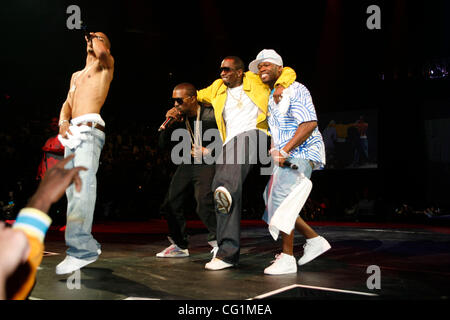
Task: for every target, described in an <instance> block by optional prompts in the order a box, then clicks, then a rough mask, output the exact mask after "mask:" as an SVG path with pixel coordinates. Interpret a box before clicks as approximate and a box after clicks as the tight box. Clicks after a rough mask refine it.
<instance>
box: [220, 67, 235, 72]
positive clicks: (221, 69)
mask: <svg viewBox="0 0 450 320" xmlns="http://www.w3.org/2000/svg"><path fill="white" fill-rule="evenodd" d="M219 70H220V72H223V71H225V72H230V71H233V70H234V69H232V68H230V67H221V68H220V69H219Z"/></svg>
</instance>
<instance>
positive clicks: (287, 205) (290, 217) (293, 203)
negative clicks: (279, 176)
mask: <svg viewBox="0 0 450 320" xmlns="http://www.w3.org/2000/svg"><path fill="white" fill-rule="evenodd" d="M311 190H312V182H311V180H309V179H308V178H307V177H305V176H304V175H303V177H302V179H301V182H300V184H299V185H298V186H296V187H295V188H294V190H292V192H291V193H290V194H289V196H287V198H286V199H284V201H283V202H282V203H281V205H280V206H279V207H278V209H277V210H276V211H275V213H274V214H273V216H272V218H271V219H270V223H269V232H270V234H271V235H272V237H273V239H274V240H277V239H278V235H279V233H280V231H282V232H284V233H286V234H290V233H291V232H292V230H293V229H294V227H295V220H297V217H298V214H299V213H300V210H301V209H302V208H303V206H304V204H305V202H306V199H308V196H309V194H310V193H311Z"/></svg>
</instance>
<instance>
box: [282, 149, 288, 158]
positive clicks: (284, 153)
mask: <svg viewBox="0 0 450 320" xmlns="http://www.w3.org/2000/svg"><path fill="white" fill-rule="evenodd" d="M280 153H281V155H282V156H283V157H285V158H289V154H288V153H287V152H286V151H284V150H283V149H280Z"/></svg>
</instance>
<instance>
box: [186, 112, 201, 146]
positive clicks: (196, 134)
mask: <svg viewBox="0 0 450 320" xmlns="http://www.w3.org/2000/svg"><path fill="white" fill-rule="evenodd" d="M185 121H186V127H187V129H188V130H189V133H190V137H191V145H192V147H195V146H199V147H201V146H202V139H201V133H200V107H198V108H197V120H196V121H195V122H194V123H195V128H194V131H192V128H191V124H190V123H189V120H188V117H186V120H185Z"/></svg>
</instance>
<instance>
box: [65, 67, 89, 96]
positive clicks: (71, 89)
mask: <svg viewBox="0 0 450 320" xmlns="http://www.w3.org/2000/svg"><path fill="white" fill-rule="evenodd" d="M93 65H94V63H91V64H90V65H89V67H87V68H85V69H84V70H83V71H81V72H80V73H78V74H77V75H76V76H75V77H74V79H73V85H72V87H71V88H70V91H69V92H75V90H76V89H77V79H78V78H79V77H80V76H81V75H82V74H83V73H85V72H88V71H89V69H91V67H92V66H93Z"/></svg>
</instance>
